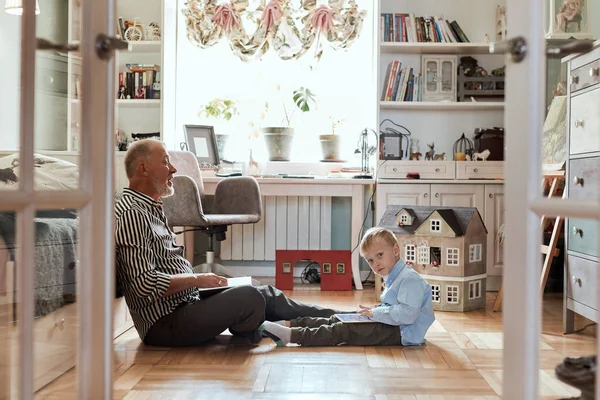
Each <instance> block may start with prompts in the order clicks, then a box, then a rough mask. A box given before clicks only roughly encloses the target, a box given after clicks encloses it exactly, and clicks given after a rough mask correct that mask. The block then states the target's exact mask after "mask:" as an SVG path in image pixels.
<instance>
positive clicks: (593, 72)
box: [590, 67, 600, 78]
mask: <svg viewBox="0 0 600 400" xmlns="http://www.w3.org/2000/svg"><path fill="white" fill-rule="evenodd" d="M598 75H600V68H594V67H592V68H590V76H591V77H592V78H593V77H595V76H598Z"/></svg>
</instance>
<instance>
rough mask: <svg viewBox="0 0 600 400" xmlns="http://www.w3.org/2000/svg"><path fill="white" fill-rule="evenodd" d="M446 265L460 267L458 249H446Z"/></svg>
mask: <svg viewBox="0 0 600 400" xmlns="http://www.w3.org/2000/svg"><path fill="white" fill-rule="evenodd" d="M446 264H447V265H458V249H455V248H449V249H446Z"/></svg>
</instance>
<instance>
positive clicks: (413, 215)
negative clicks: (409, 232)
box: [394, 207, 417, 221]
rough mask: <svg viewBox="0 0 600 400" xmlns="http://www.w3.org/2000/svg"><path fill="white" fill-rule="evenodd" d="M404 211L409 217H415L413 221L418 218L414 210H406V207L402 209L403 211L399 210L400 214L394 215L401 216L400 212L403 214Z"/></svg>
mask: <svg viewBox="0 0 600 400" xmlns="http://www.w3.org/2000/svg"><path fill="white" fill-rule="evenodd" d="M402 210H404V211H406V213H407V214H408V215H410V216H411V217H413V221H414V220H415V218H417V214H415V212H414V211H413V209H412V208H406V207H405V208H401V209H399V210H398V212H397V213H396V214H394V215H398V214H400V212H401V211H402Z"/></svg>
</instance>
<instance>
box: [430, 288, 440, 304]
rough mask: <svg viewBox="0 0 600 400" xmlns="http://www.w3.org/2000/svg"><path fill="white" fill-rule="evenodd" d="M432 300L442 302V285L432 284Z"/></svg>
mask: <svg viewBox="0 0 600 400" xmlns="http://www.w3.org/2000/svg"><path fill="white" fill-rule="evenodd" d="M431 301H432V302H433V303H439V302H440V285H431Z"/></svg>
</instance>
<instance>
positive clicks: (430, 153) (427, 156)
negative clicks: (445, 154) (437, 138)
mask: <svg viewBox="0 0 600 400" xmlns="http://www.w3.org/2000/svg"><path fill="white" fill-rule="evenodd" d="M427 147H429V151H428V152H427V153H425V159H426V160H433V155H434V154H435V149H434V147H435V143H433V142H432V143H431V144H429V143H428V144H427Z"/></svg>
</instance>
